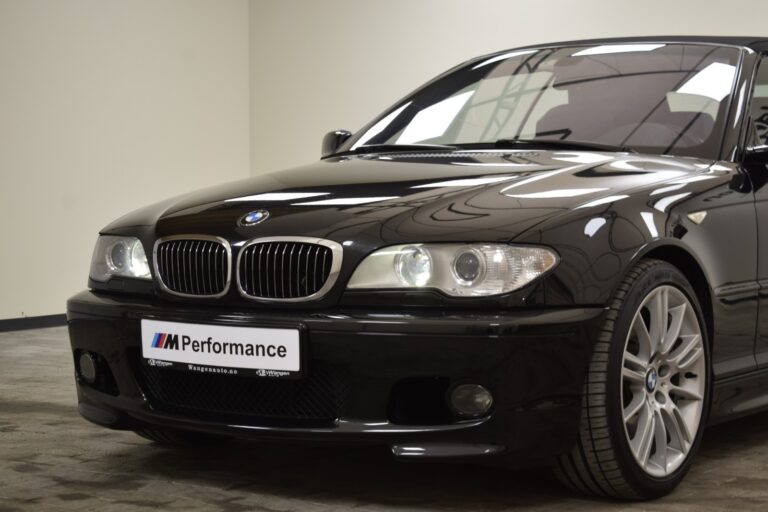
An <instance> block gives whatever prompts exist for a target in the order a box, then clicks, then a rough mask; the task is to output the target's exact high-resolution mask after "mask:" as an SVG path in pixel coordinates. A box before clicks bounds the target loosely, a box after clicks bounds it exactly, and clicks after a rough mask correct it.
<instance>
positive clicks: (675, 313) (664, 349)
mask: <svg viewBox="0 0 768 512" xmlns="http://www.w3.org/2000/svg"><path fill="white" fill-rule="evenodd" d="M685 310H686V305H685V304H680V305H679V306H676V307H674V308H670V309H669V316H670V317H671V321H670V322H669V327H668V329H667V332H666V334H665V335H664V341H663V342H662V346H661V353H662V354H666V353H668V352H669V351H670V350H672V347H673V346H674V345H675V341H677V338H679V337H680V329H681V328H682V327H683V319H684V318H685Z"/></svg>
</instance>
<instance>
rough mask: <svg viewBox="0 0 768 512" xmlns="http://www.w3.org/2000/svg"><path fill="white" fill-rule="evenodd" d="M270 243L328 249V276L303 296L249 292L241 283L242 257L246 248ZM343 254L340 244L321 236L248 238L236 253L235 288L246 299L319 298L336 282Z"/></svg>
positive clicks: (305, 299) (300, 300)
mask: <svg viewBox="0 0 768 512" xmlns="http://www.w3.org/2000/svg"><path fill="white" fill-rule="evenodd" d="M272 243H289V244H290V243H294V244H304V245H319V246H323V247H325V248H327V249H329V250H330V255H331V266H330V271H329V273H328V277H327V278H326V280H325V282H324V283H323V284H322V286H320V288H319V289H318V290H317V291H315V292H314V293H311V294H309V295H305V296H300V297H262V296H259V295H252V294H249V293H248V291H247V290H246V288H245V287H244V286H243V283H242V279H243V277H242V271H243V265H244V264H245V263H244V261H243V258H244V255H246V254H248V253H249V251H246V249H248V248H249V247H252V246H254V245H258V244H272ZM343 254H344V249H343V247H342V246H341V244H339V243H337V242H334V241H332V240H325V239H323V238H313V237H304V236H276V237H267V238H255V239H253V240H249V241H248V242H246V243H245V244H243V246H242V247H240V251H239V252H238V255H237V265H236V269H237V270H236V275H237V278H236V283H237V290H238V292H240V295H241V296H242V297H244V298H246V299H248V300H253V301H260V302H306V301H310V300H317V299H320V298H322V297H323V296H325V295H326V294H327V293H328V292H329V291H331V289H332V288H333V285H334V284H336V280H337V279H338V277H339V271H340V270H341V262H342V257H343ZM289 264H290V262H289ZM281 277H282V278H284V276H281ZM291 278H292V276H290V277H289V278H288V279H291Z"/></svg>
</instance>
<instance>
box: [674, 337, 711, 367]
mask: <svg viewBox="0 0 768 512" xmlns="http://www.w3.org/2000/svg"><path fill="white" fill-rule="evenodd" d="M680 339H681V340H682V343H681V344H680V346H679V347H678V348H677V350H675V351H674V352H673V353H672V354H670V358H669V360H670V362H671V363H673V364H675V365H676V366H677V367H678V368H681V369H682V368H688V367H690V366H691V365H692V364H693V363H695V362H696V361H698V359H699V358H700V357H701V356H702V355H703V354H704V349H703V347H702V346H701V336H700V335H698V334H688V335H683V336H680Z"/></svg>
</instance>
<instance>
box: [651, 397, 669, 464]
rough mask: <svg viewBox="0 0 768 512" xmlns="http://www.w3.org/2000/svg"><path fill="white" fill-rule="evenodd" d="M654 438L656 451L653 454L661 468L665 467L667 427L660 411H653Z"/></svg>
mask: <svg viewBox="0 0 768 512" xmlns="http://www.w3.org/2000/svg"><path fill="white" fill-rule="evenodd" d="M654 420H655V422H656V423H655V428H654V439H655V441H656V453H655V454H654V455H655V456H656V458H657V459H658V463H659V466H661V468H662V469H663V470H665V471H666V469H667V457H668V454H667V429H666V427H665V425H664V418H662V414H661V411H654Z"/></svg>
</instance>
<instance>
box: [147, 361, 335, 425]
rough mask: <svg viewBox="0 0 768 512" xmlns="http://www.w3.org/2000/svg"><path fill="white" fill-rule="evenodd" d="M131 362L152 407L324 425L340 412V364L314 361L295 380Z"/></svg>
mask: <svg viewBox="0 0 768 512" xmlns="http://www.w3.org/2000/svg"><path fill="white" fill-rule="evenodd" d="M137 359H138V358H137ZM136 365H137V367H138V375H139V378H140V381H141V382H140V383H141V386H142V388H143V389H144V392H145V394H146V395H147V398H148V400H149V402H150V404H151V405H152V407H153V408H154V409H157V410H162V411H166V412H170V413H175V414H181V415H185V416H194V417H200V418H203V419H212V420H221V419H226V418H227V417H231V418H232V419H234V420H240V421H243V420H246V419H247V420H249V421H250V422H251V423H253V424H269V423H273V424H278V425H286V426H290V425H293V424H296V425H320V426H323V425H326V426H327V425H331V424H332V423H333V422H334V421H335V420H336V418H338V417H339V415H340V414H341V409H342V407H343V404H344V401H345V400H346V396H347V392H348V380H347V377H346V373H345V372H344V371H343V370H342V369H338V368H334V367H328V366H325V365H322V364H318V363H315V364H313V365H312V368H311V369H310V370H309V371H308V372H307V374H306V375H305V376H304V377H302V378H300V379H296V380H293V379H275V378H264V377H250V376H247V377H242V376H237V375H219V374H214V373H195V372H189V371H184V370H177V369H173V368H158V367H154V366H148V365H146V364H143V363H142V362H140V361H138V360H137V361H136Z"/></svg>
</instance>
